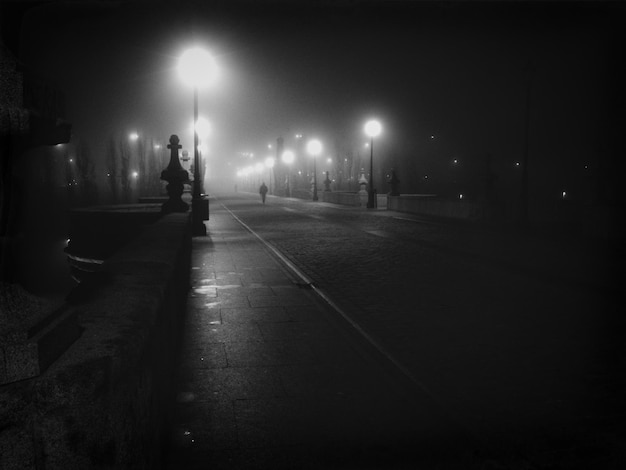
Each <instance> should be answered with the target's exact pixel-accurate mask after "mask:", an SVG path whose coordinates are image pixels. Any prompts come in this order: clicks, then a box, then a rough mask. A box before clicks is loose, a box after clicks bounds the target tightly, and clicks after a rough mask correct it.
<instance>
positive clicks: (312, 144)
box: [306, 139, 322, 201]
mask: <svg viewBox="0 0 626 470" xmlns="http://www.w3.org/2000/svg"><path fill="white" fill-rule="evenodd" d="M306 150H307V152H308V153H309V154H310V155H311V156H312V157H313V200H314V201H317V200H318V197H317V164H316V161H317V156H318V155H319V154H320V153H322V144H321V142H320V141H319V140H316V139H313V140H310V141H309V143H308V144H306Z"/></svg>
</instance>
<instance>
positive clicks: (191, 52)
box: [178, 47, 216, 236]
mask: <svg viewBox="0 0 626 470" xmlns="http://www.w3.org/2000/svg"><path fill="white" fill-rule="evenodd" d="M215 71H216V67H215V63H214V61H213V58H212V57H211V55H210V54H209V53H207V52H206V51H204V50H203V49H201V48H199V47H194V48H191V49H188V50H187V51H185V52H184V53H183V55H182V56H181V58H180V60H179V64H178V72H179V74H180V76H181V78H182V79H183V81H184V82H186V83H187V84H188V85H190V86H191V87H193V118H194V121H193V126H194V129H193V165H194V181H193V188H192V199H191V208H192V217H191V220H192V228H191V230H192V234H193V235H194V236H198V235H199V236H202V235H206V226H205V225H204V220H208V201H207V200H205V199H203V196H202V189H201V188H202V176H201V175H202V170H201V168H200V156H199V152H198V145H199V142H198V140H199V139H198V128H197V127H198V89H199V88H200V87H204V86H206V85H208V84H209V83H210V82H211V81H212V80H213V79H214V77H215Z"/></svg>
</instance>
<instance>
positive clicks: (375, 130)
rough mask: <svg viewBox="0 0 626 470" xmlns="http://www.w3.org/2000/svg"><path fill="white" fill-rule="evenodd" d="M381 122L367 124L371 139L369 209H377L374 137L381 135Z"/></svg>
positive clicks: (372, 121)
mask: <svg viewBox="0 0 626 470" xmlns="http://www.w3.org/2000/svg"><path fill="white" fill-rule="evenodd" d="M380 131H381V125H380V122H378V121H375V120H371V121H367V123H365V134H366V135H368V136H369V138H370V187H369V191H368V193H367V208H368V209H374V208H376V194H375V190H374V137H376V136H377V135H379V134H380Z"/></svg>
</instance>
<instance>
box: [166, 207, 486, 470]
mask: <svg viewBox="0 0 626 470" xmlns="http://www.w3.org/2000/svg"><path fill="white" fill-rule="evenodd" d="M392 369H393V368H390V367H389V364H388V363H387V362H386V361H385V360H384V358H381V357H380V356H379V355H378V354H377V352H376V351H375V350H372V348H371V347H370V346H368V344H366V342H364V341H363V339H362V338H359V337H358V335H357V334H355V333H354V332H351V331H350V328H349V327H348V326H347V325H346V324H342V320H341V319H340V318H338V315H337V314H336V312H333V311H332V309H330V308H329V306H328V305H326V304H325V303H324V302H323V301H321V300H320V299H319V298H318V297H317V296H316V295H314V294H313V293H312V291H311V290H310V289H307V288H306V286H303V285H302V282H301V279H299V278H298V277H297V276H295V275H294V274H293V273H291V272H289V271H287V270H286V269H285V268H284V267H283V265H282V264H281V263H279V262H278V260H277V259H276V257H275V256H274V255H272V254H271V252H270V251H269V250H268V249H267V248H266V247H265V246H264V245H263V244H262V243H261V242H260V241H258V240H257V239H256V238H255V236H254V235H252V234H251V233H249V232H248V231H246V230H245V229H244V227H243V226H242V225H240V224H239V223H238V222H237V221H236V220H235V219H234V218H233V217H232V216H231V215H230V214H229V213H227V212H226V211H225V210H224V209H223V208H221V207H219V205H218V204H212V207H211V220H210V222H209V235H208V236H207V237H205V238H201V237H200V238H194V241H193V253H192V289H191V292H190V296H189V299H188V307H187V318H186V329H185V338H184V349H183V353H182V358H181V364H180V369H179V376H178V378H177V403H176V406H175V412H174V418H173V427H172V436H171V438H172V442H171V448H170V452H169V456H168V463H167V465H168V468H212V469H219V468H229V469H234V468H292V469H293V468H311V469H314V468H474V467H475V468H481V467H480V464H481V462H483V461H484V460H485V455H484V454H482V453H481V444H480V443H479V442H478V441H477V440H476V438H475V436H472V434H471V432H469V431H468V430H466V429H465V428H464V426H463V424H462V423H460V422H458V421H456V419H455V416H453V415H450V414H449V412H448V411H447V410H445V409H444V408H443V407H442V406H440V404H438V403H437V402H436V401H435V400H433V398H432V397H429V396H428V395H427V394H426V393H424V391H421V390H419V387H415V386H410V385H407V384H405V383H403V381H402V377H400V376H399V374H398V373H397V372H394V371H393V370H392ZM418 464H419V465H420V466H419V467H416V465H418Z"/></svg>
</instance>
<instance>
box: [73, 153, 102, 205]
mask: <svg viewBox="0 0 626 470" xmlns="http://www.w3.org/2000/svg"><path fill="white" fill-rule="evenodd" d="M75 162H76V173H77V178H76V185H77V186H78V190H79V194H80V204H81V205H91V204H95V203H96V201H97V199H98V187H97V185H96V169H95V168H96V167H95V164H94V162H93V159H92V158H91V149H90V148H89V146H88V145H87V144H86V143H85V142H84V141H79V142H78V145H77V147H76V157H75Z"/></svg>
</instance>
